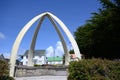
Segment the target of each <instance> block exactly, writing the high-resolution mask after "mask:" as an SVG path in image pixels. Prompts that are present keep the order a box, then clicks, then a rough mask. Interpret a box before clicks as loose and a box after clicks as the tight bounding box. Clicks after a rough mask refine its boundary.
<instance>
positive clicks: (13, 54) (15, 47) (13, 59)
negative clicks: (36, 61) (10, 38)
mask: <svg viewBox="0 0 120 80" xmlns="http://www.w3.org/2000/svg"><path fill="white" fill-rule="evenodd" d="M45 17H48V19H49V20H50V21H51V23H52V24H53V26H54V28H55V30H56V31H57V33H58V35H59V37H60V40H61V42H62V45H63V49H64V53H65V65H69V61H70V56H69V53H68V49H67V46H66V43H65V40H64V38H63V36H62V34H61V32H60V30H59V28H58V27H57V25H56V22H57V24H58V25H59V26H60V27H61V29H62V30H63V31H64V32H65V34H66V36H67V37H68V39H69V40H70V42H71V45H72V47H73V49H74V52H75V55H76V57H78V58H79V59H81V55H80V51H79V48H78V45H77V43H76V41H75V40H74V37H73V36H72V34H71V33H70V31H69V30H68V29H67V27H66V26H65V24H64V23H63V22H62V21H61V20H60V19H59V18H57V17H56V16H54V15H53V14H51V13H49V12H45V13H42V14H40V15H38V16H36V17H34V18H33V19H32V20H30V21H29V22H28V23H27V24H26V25H25V26H24V27H23V28H22V30H21V31H20V33H19V34H18V36H17V38H16V40H15V42H14V45H13V48H12V52H11V58H10V73H9V74H10V76H14V69H15V62H16V57H17V52H18V48H19V45H20V44H21V41H22V39H23V37H24V35H25V34H26V32H27V31H28V30H29V28H30V27H31V26H32V25H33V24H34V23H35V22H36V21H37V20H38V19H40V21H39V23H38V26H37V27H36V30H35V32H34V36H33V39H32V43H31V46H30V50H29V55H28V66H32V65H33V63H32V58H33V51H34V47H35V43H36V38H37V34H38V32H39V29H40V26H41V24H42V22H43V20H44V18H45ZM55 21H56V22H55Z"/></svg>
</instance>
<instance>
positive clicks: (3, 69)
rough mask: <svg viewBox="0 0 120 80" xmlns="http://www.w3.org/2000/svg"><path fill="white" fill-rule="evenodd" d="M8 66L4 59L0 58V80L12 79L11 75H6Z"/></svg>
mask: <svg viewBox="0 0 120 80" xmlns="http://www.w3.org/2000/svg"><path fill="white" fill-rule="evenodd" d="M8 74H9V66H8V63H7V62H6V61H4V60H0V80H14V79H13V78H12V77H9V76H8Z"/></svg>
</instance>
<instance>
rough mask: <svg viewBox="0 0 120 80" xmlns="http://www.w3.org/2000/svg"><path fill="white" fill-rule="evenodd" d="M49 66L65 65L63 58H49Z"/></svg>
mask: <svg viewBox="0 0 120 80" xmlns="http://www.w3.org/2000/svg"><path fill="white" fill-rule="evenodd" d="M47 64H51V65H56V64H63V58H62V57H58V56H57V57H47Z"/></svg>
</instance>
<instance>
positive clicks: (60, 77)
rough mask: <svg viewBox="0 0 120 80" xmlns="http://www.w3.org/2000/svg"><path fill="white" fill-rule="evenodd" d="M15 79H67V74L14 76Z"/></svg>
mask: <svg viewBox="0 0 120 80" xmlns="http://www.w3.org/2000/svg"><path fill="white" fill-rule="evenodd" d="M15 80H67V76H38V77H16V78H15Z"/></svg>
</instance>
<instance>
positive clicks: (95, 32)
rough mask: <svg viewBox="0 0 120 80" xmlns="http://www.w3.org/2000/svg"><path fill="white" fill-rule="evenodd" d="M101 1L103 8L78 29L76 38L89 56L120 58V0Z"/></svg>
mask: <svg viewBox="0 0 120 80" xmlns="http://www.w3.org/2000/svg"><path fill="white" fill-rule="evenodd" d="M100 3H101V4H102V8H99V12H98V13H92V14H93V16H92V17H91V19H90V20H88V21H87V23H86V24H85V25H83V26H81V27H79V28H78V29H77V31H76V32H75V39H76V41H77V43H78V45H79V48H80V49H81V52H82V53H83V54H84V55H85V56H87V57H88V58H91V57H101V58H108V59H114V58H120V55H119V45H120V0H100Z"/></svg>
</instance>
